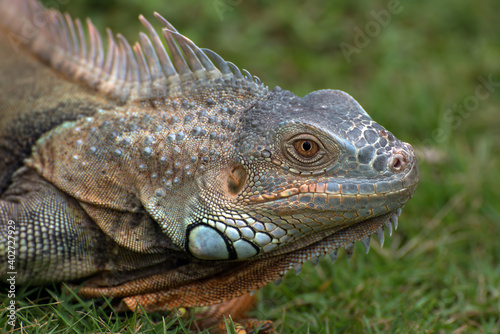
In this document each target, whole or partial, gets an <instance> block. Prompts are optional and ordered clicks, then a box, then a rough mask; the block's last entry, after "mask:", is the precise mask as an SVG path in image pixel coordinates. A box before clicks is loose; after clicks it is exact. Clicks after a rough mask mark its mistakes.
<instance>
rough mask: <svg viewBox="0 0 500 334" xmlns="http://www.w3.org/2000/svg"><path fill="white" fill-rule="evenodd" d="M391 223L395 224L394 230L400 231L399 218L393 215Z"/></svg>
mask: <svg viewBox="0 0 500 334" xmlns="http://www.w3.org/2000/svg"><path fill="white" fill-rule="evenodd" d="M391 222H392V223H393V224H394V230H397V229H398V216H396V215H393V216H391Z"/></svg>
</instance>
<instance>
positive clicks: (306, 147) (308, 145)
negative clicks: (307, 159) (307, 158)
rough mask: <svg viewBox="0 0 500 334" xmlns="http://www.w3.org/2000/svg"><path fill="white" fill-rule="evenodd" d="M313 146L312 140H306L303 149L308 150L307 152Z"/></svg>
mask: <svg viewBox="0 0 500 334" xmlns="http://www.w3.org/2000/svg"><path fill="white" fill-rule="evenodd" d="M311 148H312V145H311V143H310V142H308V141H304V142H303V143H302V149H303V150H304V151H306V152H307V151H309V150H310V149H311Z"/></svg>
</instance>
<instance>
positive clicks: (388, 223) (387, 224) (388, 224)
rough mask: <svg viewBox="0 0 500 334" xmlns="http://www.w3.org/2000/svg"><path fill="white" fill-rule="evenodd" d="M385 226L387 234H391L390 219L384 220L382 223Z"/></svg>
mask: <svg viewBox="0 0 500 334" xmlns="http://www.w3.org/2000/svg"><path fill="white" fill-rule="evenodd" d="M384 225H385V227H386V228H387V231H389V236H392V224H391V222H390V221H386V222H385V223H384Z"/></svg>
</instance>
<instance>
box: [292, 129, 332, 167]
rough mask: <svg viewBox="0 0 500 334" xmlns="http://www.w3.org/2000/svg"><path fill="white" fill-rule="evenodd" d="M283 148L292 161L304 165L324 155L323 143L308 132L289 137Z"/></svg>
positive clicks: (308, 164)
mask: <svg viewBox="0 0 500 334" xmlns="http://www.w3.org/2000/svg"><path fill="white" fill-rule="evenodd" d="M285 148H286V153H287V155H288V157H289V158H291V160H292V161H294V162H297V163H299V164H301V165H304V166H311V165H312V164H314V163H316V162H318V161H319V160H321V159H322V157H324V155H325V150H324V145H323V144H322V143H321V141H320V140H319V139H318V138H317V137H316V136H313V135H311V134H308V133H303V134H299V135H297V136H295V137H293V138H290V139H289V140H288V141H287V143H286V144H285Z"/></svg>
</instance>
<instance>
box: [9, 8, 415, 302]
mask: <svg viewBox="0 0 500 334" xmlns="http://www.w3.org/2000/svg"><path fill="white" fill-rule="evenodd" d="M0 9H1V11H2V13H4V14H2V15H3V16H4V18H3V20H2V23H1V24H2V25H3V27H2V29H3V30H2V33H1V34H0V59H2V61H1V63H0V77H1V79H0V108H1V110H0V234H1V235H2V239H1V240H2V241H1V242H0V259H1V262H0V278H3V279H6V278H7V277H8V274H7V273H8V272H9V268H8V266H7V255H8V252H7V249H8V247H7V239H8V237H9V230H8V228H7V226H8V224H11V223H10V222H12V221H13V222H15V225H16V235H15V245H16V263H15V269H16V271H17V277H16V283H18V284H22V283H47V282H55V281H82V280H85V283H84V285H83V288H82V289H81V290H80V293H81V294H82V295H83V296H87V297H98V296H101V295H104V296H109V297H120V298H123V304H122V307H125V306H126V307H127V308H130V309H135V307H136V306H137V303H140V304H141V305H142V307H144V308H145V309H146V310H162V309H172V308H174V307H179V306H183V307H191V306H202V305H213V304H218V303H221V302H223V301H226V300H230V299H233V298H236V297H238V296H241V295H243V294H245V293H247V292H250V291H253V290H255V289H256V288H258V287H260V286H263V285H265V284H266V283H268V282H269V281H272V280H276V279H278V278H280V277H281V276H283V275H284V274H285V273H286V272H287V271H288V270H290V269H293V268H299V267H300V265H301V264H302V263H303V262H305V261H308V260H311V259H313V258H316V257H318V256H322V255H324V254H327V253H331V254H334V255H335V254H336V252H337V250H338V249H339V248H346V249H347V250H348V251H350V250H351V247H352V244H353V243H354V242H356V241H359V240H362V241H363V243H364V244H365V246H368V245H369V240H370V235H371V234H373V233H377V234H378V235H379V237H383V228H384V226H385V227H386V228H389V227H390V228H391V230H392V225H391V222H390V221H393V222H394V223H396V222H397V215H398V214H399V210H400V208H401V207H402V206H403V205H404V204H405V203H406V202H407V201H408V200H409V199H410V198H411V196H412V195H413V192H414V190H415V188H416V185H417V182H418V169H417V160H416V158H415V155H414V153H413V149H412V148H411V146H410V145H409V144H406V143H403V142H401V141H400V140H398V139H396V138H395V137H394V136H393V135H392V134H391V133H389V132H388V131H386V130H385V129H384V128H383V127H382V126H380V125H378V124H377V123H375V122H374V121H373V120H372V119H371V118H370V117H369V116H368V114H367V113H366V112H365V111H364V110H363V109H362V108H361V107H360V106H359V104H358V103H357V102H356V101H355V100H354V99H353V98H352V97H350V96H349V95H347V94H346V93H343V92H340V91H332V90H323V91H317V92H313V93H311V94H309V95H307V96H305V97H303V98H299V97H297V96H295V95H294V94H292V93H290V92H288V91H285V90H282V89H280V88H275V89H273V90H272V91H270V92H269V91H268V89H267V87H265V86H264V85H263V84H261V83H260V81H259V80H258V79H256V78H252V76H251V75H250V74H249V73H248V72H246V71H244V72H243V73H242V72H241V71H240V70H238V69H237V68H236V66H234V65H233V64H231V63H226V62H225V61H224V60H222V59H220V57H218V56H217V55H216V54H214V53H213V52H211V51H209V50H201V49H198V48H197V47H196V46H195V45H194V44H193V43H192V42H191V41H189V40H188V39H186V38H185V37H183V36H182V35H180V34H178V33H177V32H176V31H175V29H174V28H173V27H172V26H170V24H169V23H168V22H166V21H165V20H164V19H163V18H162V17H161V16H159V15H157V18H158V19H159V20H160V22H161V23H162V25H163V30H162V35H163V39H164V41H165V42H166V45H167V47H168V50H169V53H170V55H168V54H167V52H166V49H165V48H164V47H163V46H162V44H161V39H160V37H159V36H158V35H157V34H156V32H155V30H154V29H153V28H152V27H151V25H150V24H149V23H148V22H147V21H146V20H145V19H144V18H142V17H141V21H142V22H143V24H144V25H145V26H146V28H147V30H148V34H149V37H148V36H147V35H145V34H141V35H140V43H136V44H135V45H134V46H133V47H132V46H130V45H129V44H128V43H127V42H126V41H125V39H123V38H122V37H121V36H118V37H117V39H116V40H115V39H114V38H113V36H112V34H110V33H109V32H108V42H107V43H108V48H107V51H106V52H104V51H103V47H102V46H101V37H100V35H99V34H98V32H97V30H96V29H95V28H94V27H93V26H92V25H91V24H89V28H88V32H89V33H88V34H89V36H88V37H85V35H84V32H83V31H84V30H83V29H82V28H81V25H80V23H79V21H72V19H71V18H70V17H69V16H63V15H61V14H59V13H58V12H56V11H48V10H44V9H43V8H41V6H40V5H39V4H38V3H36V2H34V1H18V2H16V4H15V5H12V3H11V2H10V1H7V0H0ZM211 59H212V61H211ZM214 63H215V65H216V66H215V65H214Z"/></svg>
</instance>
